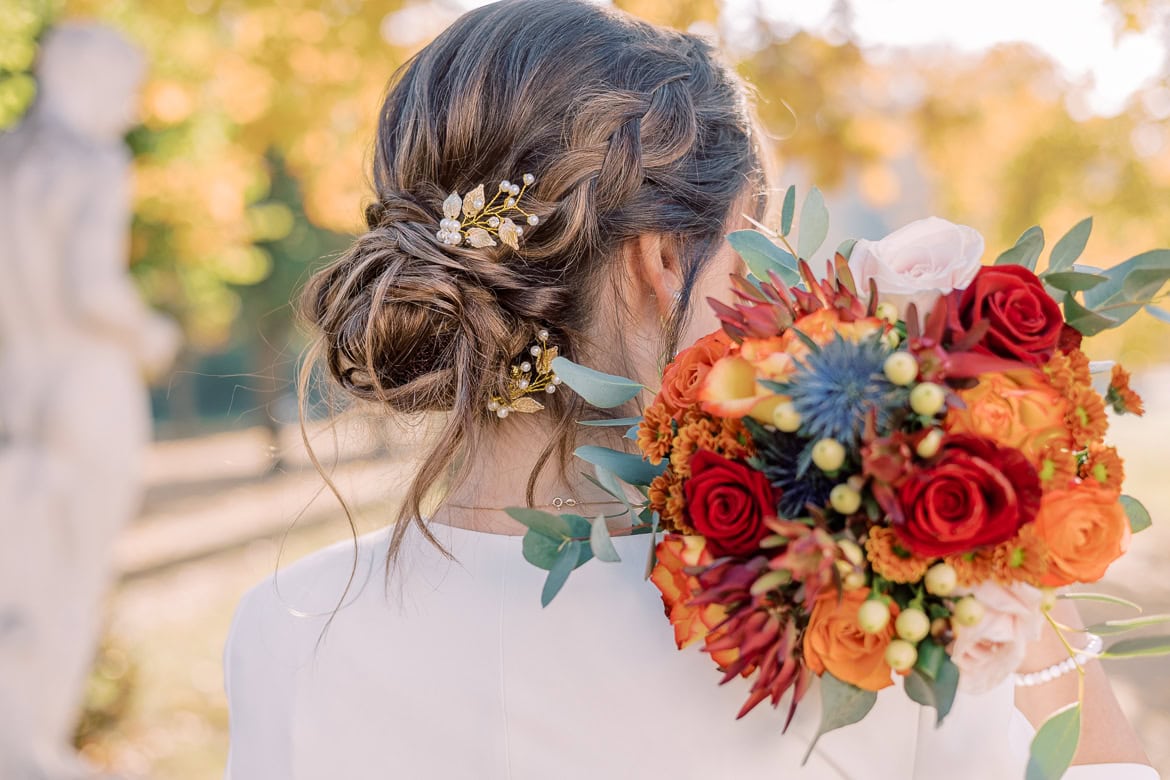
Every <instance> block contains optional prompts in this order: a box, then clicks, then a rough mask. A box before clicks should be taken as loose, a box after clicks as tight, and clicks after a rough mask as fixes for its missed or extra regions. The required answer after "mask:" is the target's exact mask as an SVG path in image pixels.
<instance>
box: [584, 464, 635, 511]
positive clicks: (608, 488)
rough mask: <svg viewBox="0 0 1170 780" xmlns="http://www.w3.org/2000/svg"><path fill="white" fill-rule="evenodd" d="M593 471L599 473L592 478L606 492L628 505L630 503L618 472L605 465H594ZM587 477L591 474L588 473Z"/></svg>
mask: <svg viewBox="0 0 1170 780" xmlns="http://www.w3.org/2000/svg"><path fill="white" fill-rule="evenodd" d="M593 471H594V473H595V474H596V475H597V477H596V478H595V479H593V480H591V481H592V482H593V483H594V484H595V485H597V486H598V487H599V488H601V489H602V490H604V491H605V492H606V493H609V494H610V495H611V496H613V497H614V498H616V499H617V500H618V501H621V502H622V503H623V504H625V505H626V506H627V507H628V506H629V505H630V501H629V499H628V498H626V491H624V490H622V486H621V483H619V482H618V479H617V475H616V474H614V473H613V472H612V471H610V470H609V469H607V468H606V467H605V466H597V465H594V466H593ZM585 478H586V479H588V478H589V475H588V474H586V475H585Z"/></svg>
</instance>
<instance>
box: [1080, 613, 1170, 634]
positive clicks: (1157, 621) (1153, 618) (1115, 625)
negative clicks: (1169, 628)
mask: <svg viewBox="0 0 1170 780" xmlns="http://www.w3.org/2000/svg"><path fill="white" fill-rule="evenodd" d="M1162 623H1170V615H1143V616H1142V617H1135V618H1128V619H1126V620H1106V621H1105V622H1104V623H1095V624H1093V625H1091V626H1089V627H1088V628H1086V629H1085V630H1086V631H1088V632H1090V633H1092V634H1096V635H1097V636H1110V635H1113V634H1124V633H1126V632H1129V631H1136V630H1138V629H1139V628H1148V627H1149V626H1157V625H1161V624H1162Z"/></svg>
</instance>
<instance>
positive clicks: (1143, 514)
mask: <svg viewBox="0 0 1170 780" xmlns="http://www.w3.org/2000/svg"><path fill="white" fill-rule="evenodd" d="M1121 506H1122V507H1123V508H1124V509H1125V516H1126V517H1128V518H1129V530H1130V531H1132V532H1133V533H1135V534H1136V533H1138V532H1139V531H1144V530H1146V529H1147V528H1149V527H1150V526H1151V525H1153V523H1154V521H1153V520H1152V519H1151V518H1150V513H1149V511H1148V510H1147V509H1146V508H1145V507H1144V506H1142V502H1141V501H1138V500H1137V499H1136V498H1134V497H1133V496H1122V497H1121Z"/></svg>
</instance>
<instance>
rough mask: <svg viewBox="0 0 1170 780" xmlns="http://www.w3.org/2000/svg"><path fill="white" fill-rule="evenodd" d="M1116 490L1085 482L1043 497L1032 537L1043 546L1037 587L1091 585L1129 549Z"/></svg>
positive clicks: (1128, 536) (1122, 511) (1125, 518)
mask: <svg viewBox="0 0 1170 780" xmlns="http://www.w3.org/2000/svg"><path fill="white" fill-rule="evenodd" d="M1117 499H1118V494H1117V491H1116V490H1110V489H1109V488H1105V487H1102V486H1100V485H1097V484H1094V483H1093V482H1086V483H1083V484H1081V485H1078V486H1076V487H1074V488H1072V489H1070V490H1057V491H1053V492H1051V493H1048V494H1047V495H1045V496H1044V499H1043V501H1041V503H1040V513H1039V514H1038V515H1037V516H1036V521H1035V526H1036V534H1037V535H1038V536H1039V537H1040V538H1041V539H1042V540H1043V541H1044V543H1045V545H1046V546H1047V548H1048V574H1047V575H1045V577H1044V579H1043V581H1042V582H1043V584H1044V585H1048V586H1053V587H1055V586H1060V585H1069V584H1071V583H1073V582H1096V581H1097V580H1099V579H1101V577H1102V576H1103V575H1104V574H1105V570H1106V569H1107V568H1108V567H1109V564H1111V563H1113V561H1115V560H1117V559H1118V558H1119V557H1120V556H1121V554H1122V553H1124V552H1125V550H1126V548H1128V547H1129V538H1130V535H1131V532H1130V530H1129V519H1128V518H1127V517H1126V516H1125V510H1124V509H1123V508H1122V506H1121V502H1119V501H1118V500H1117Z"/></svg>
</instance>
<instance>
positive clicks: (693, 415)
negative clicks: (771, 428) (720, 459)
mask: <svg viewBox="0 0 1170 780" xmlns="http://www.w3.org/2000/svg"><path fill="white" fill-rule="evenodd" d="M699 450H710V451H711V452H716V453H719V454H720V455H724V456H726V457H727V458H730V459H732V460H738V459H741V458H745V457H747V456H748V455H751V454H752V453H753V452H754V451H755V450H754V448H753V447H752V445H751V439H750V438H749V436H748V432H747V428H745V427H744V424H743V422H742V421H741V420H737V419H735V418H726V419H724V418H714V417H710V416H708V415H706V414H704V413H703V412H700V411H698V410H691V411H688V412H687V413H686V414H684V415H683V419H682V423H681V425H680V426H679V429H678V434H677V435H676V436H675V439H674V449H673V450H672V451H671V453H670V467H671V468H672V469H673V470H674V473H676V474H678V476H679V477H682V478H683V479H686V478H688V477H690V476H691V457H692V456H693V455H694V454H695V453H696V452H697V451H699Z"/></svg>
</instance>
